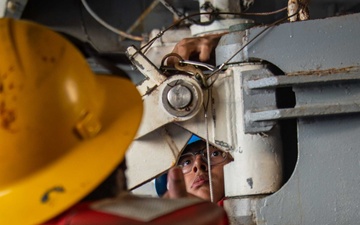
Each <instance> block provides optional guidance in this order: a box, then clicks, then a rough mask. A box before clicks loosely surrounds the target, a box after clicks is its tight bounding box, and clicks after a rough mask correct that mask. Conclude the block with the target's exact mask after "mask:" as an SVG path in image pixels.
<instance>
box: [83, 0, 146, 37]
mask: <svg viewBox="0 0 360 225" xmlns="http://www.w3.org/2000/svg"><path fill="white" fill-rule="evenodd" d="M81 2H82V4H83V5H84V7H85V9H86V11H88V13H89V14H90V15H91V16H92V17H93V18H94V19H95V20H96V21H97V22H98V23H100V24H101V25H102V26H104V27H105V28H107V29H108V30H110V31H112V32H114V33H116V34H118V35H120V36H122V37H124V38H128V39H131V40H134V41H143V38H142V37H139V36H134V35H131V34H128V33H126V32H124V31H122V30H119V29H117V28H115V27H113V26H111V25H110V24H108V23H106V22H105V21H104V20H102V19H101V18H100V17H99V16H98V15H96V13H95V12H94V11H93V10H92V9H91V8H90V6H89V5H88V4H87V2H86V0H81Z"/></svg>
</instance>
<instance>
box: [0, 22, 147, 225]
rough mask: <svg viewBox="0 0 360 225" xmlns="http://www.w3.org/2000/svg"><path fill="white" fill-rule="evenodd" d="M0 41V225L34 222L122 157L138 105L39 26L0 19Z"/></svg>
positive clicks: (119, 84)
mask: <svg viewBox="0 0 360 225" xmlns="http://www.w3.org/2000/svg"><path fill="white" fill-rule="evenodd" d="M0 43H1V44H0V171H1V172H0V224H7V225H9V224H38V223H42V222H44V221H46V220H48V219H50V218H52V217H54V216H56V215H57V214H59V213H61V212H62V211H64V210H66V209H67V208H69V207H70V206H72V205H73V204H75V203H76V202H77V201H79V200H80V199H82V198H83V197H84V196H86V195H87V194H88V193H90V192H91V191H92V190H93V189H95V187H97V186H98V185H99V184H100V183H101V182H102V181H103V180H104V179H105V178H106V177H107V176H108V175H109V174H110V173H111V172H112V171H113V170H114V169H115V168H116V166H117V165H118V164H119V163H120V162H121V161H122V160H123V158H124V156H125V152H126V149H127V148H128V146H129V144H130V143H131V141H132V140H133V138H134V136H135V134H136V131H137V128H138V126H139V124H140V120H141V116H142V100H141V97H140V94H139V93H138V91H137V90H136V88H135V86H134V85H133V84H132V83H131V81H128V80H126V79H123V78H118V77H112V76H106V75H96V76H95V75H94V74H93V73H92V71H91V69H90V68H89V66H88V64H87V62H86V61H85V59H84V58H83V57H82V55H81V54H80V52H78V51H77V49H76V48H75V47H74V46H73V45H72V44H71V43H70V42H68V41H67V40H66V39H64V38H63V37H62V36H60V35H59V34H57V33H55V32H53V31H51V30H50V29H48V28H46V27H44V26H41V25H38V24H35V23H32V22H27V21H21V20H14V19H5V18H3V19H0Z"/></svg>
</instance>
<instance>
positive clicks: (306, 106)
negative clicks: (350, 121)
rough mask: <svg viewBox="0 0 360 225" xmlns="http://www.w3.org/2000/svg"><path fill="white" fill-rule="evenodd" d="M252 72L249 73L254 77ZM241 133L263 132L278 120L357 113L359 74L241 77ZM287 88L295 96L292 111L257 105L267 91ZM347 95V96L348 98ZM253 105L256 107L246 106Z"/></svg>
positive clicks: (347, 71) (359, 109) (344, 71)
mask: <svg viewBox="0 0 360 225" xmlns="http://www.w3.org/2000/svg"><path fill="white" fill-rule="evenodd" d="M254 72H256V71H252V74H254ZM243 79H244V89H243V91H244V114H245V116H244V120H245V132H246V133H257V132H266V131H268V130H269V127H270V126H271V124H272V123H274V122H275V121H276V120H279V119H289V118H302V117H316V116H325V115H338V114H348V113H358V112H360V98H359V97H360V96H358V95H357V93H358V92H360V90H359V89H360V85H359V84H360V71H359V70H358V69H357V68H348V69H341V70H339V71H331V73H330V72H329V71H317V74H297V75H280V76H271V77H269V76H268V75H264V74H258V75H257V76H254V75H251V74H248V75H246V74H244V77H243ZM286 86H291V87H293V90H294V92H295V95H296V105H295V107H294V108H285V109H277V108H276V107H275V105H276V104H275V103H273V107H272V108H271V107H269V105H268V104H265V105H264V104H258V103H259V101H257V100H256V99H257V98H258V97H257V96H260V95H268V94H271V95H273V93H272V92H269V91H271V90H273V91H274V90H275V89H276V88H278V87H286ZM350 93H351V94H350ZM254 101H256V104H254V103H252V104H249V102H254Z"/></svg>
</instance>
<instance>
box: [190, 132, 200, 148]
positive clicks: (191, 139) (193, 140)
mask: <svg viewBox="0 0 360 225" xmlns="http://www.w3.org/2000/svg"><path fill="white" fill-rule="evenodd" d="M201 140H202V139H201V138H200V137H198V136H196V135H195V134H193V135H192V136H191V138H190V140H189V141H188V143H187V145H189V144H192V143H194V142H197V141H201Z"/></svg>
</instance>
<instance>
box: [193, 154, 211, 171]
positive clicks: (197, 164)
mask: <svg viewBox="0 0 360 225" xmlns="http://www.w3.org/2000/svg"><path fill="white" fill-rule="evenodd" d="M192 170H193V172H194V173H196V172H197V171H198V170H202V171H205V172H206V171H207V170H208V166H207V162H205V160H203V158H202V157H201V155H196V156H195V161H194V165H193V168H192Z"/></svg>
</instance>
